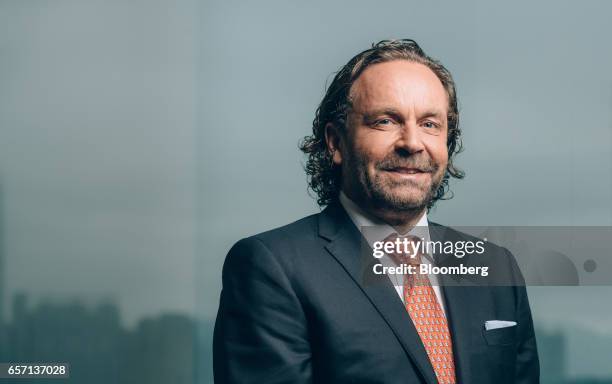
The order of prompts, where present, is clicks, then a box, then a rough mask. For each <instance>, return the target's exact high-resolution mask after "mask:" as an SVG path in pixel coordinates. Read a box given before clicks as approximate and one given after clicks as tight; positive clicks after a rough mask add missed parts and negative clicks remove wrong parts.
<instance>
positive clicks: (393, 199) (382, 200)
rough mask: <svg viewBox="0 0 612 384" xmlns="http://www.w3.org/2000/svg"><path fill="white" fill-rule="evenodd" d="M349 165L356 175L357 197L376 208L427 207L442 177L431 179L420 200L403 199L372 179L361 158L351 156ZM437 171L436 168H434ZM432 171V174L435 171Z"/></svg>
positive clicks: (420, 209)
mask: <svg viewBox="0 0 612 384" xmlns="http://www.w3.org/2000/svg"><path fill="white" fill-rule="evenodd" d="M350 160H351V161H349V166H350V167H351V168H352V169H353V170H354V172H355V171H356V173H357V174H356V175H355V173H353V174H352V176H356V177H355V179H356V180H358V185H357V187H358V191H355V192H357V195H358V196H357V197H358V198H359V199H360V200H363V203H365V204H366V205H370V206H371V207H373V208H375V209H377V210H387V211H395V212H417V211H422V210H423V209H425V208H427V205H428V204H429V203H430V202H431V200H432V199H433V198H434V196H435V195H436V192H437V190H438V188H439V187H440V184H441V183H442V180H443V177H440V178H439V179H438V180H432V183H431V185H430V188H429V190H428V191H427V192H426V193H425V196H424V197H423V199H421V200H420V201H414V200H410V201H409V200H405V199H401V198H398V197H397V196H395V195H393V194H391V193H388V189H386V188H385V186H384V185H383V184H382V183H381V181H380V180H377V179H376V178H374V179H372V178H370V176H369V175H368V173H367V172H366V169H367V167H366V164H365V162H364V161H363V160H361V159H354V158H351V159H350ZM436 171H437V170H436ZM436 171H434V172H432V175H433V174H434V173H435V172H436Z"/></svg>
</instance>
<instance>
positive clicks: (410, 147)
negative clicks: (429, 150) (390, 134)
mask: <svg viewBox="0 0 612 384" xmlns="http://www.w3.org/2000/svg"><path fill="white" fill-rule="evenodd" d="M395 147H396V149H397V150H398V151H403V152H407V153H408V154H413V153H417V152H421V151H422V150H424V146H423V141H422V140H421V134H420V131H419V129H418V126H417V124H416V122H411V121H409V122H406V123H405V124H404V125H403V126H402V127H401V130H400V136H399V137H398V139H397V141H396V142H395Z"/></svg>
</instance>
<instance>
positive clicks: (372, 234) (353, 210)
mask: <svg viewBox="0 0 612 384" xmlns="http://www.w3.org/2000/svg"><path fill="white" fill-rule="evenodd" d="M340 203H341V204H342V206H343V207H344V209H345V210H346V212H347V213H348V215H349V216H350V218H351V220H352V221H353V224H355V226H356V227H357V229H359V231H360V232H361V234H362V235H363V237H364V238H365V239H366V241H367V242H368V244H370V247H372V248H374V242H376V241H383V240H384V239H386V238H387V237H388V236H389V235H391V234H394V233H397V231H396V230H395V229H394V228H393V227H391V226H390V225H389V224H387V223H385V222H383V221H381V220H378V219H376V218H374V217H372V216H371V215H369V214H368V213H366V212H365V211H363V210H362V209H361V208H360V207H359V206H357V204H355V203H354V202H353V201H352V200H351V199H349V198H348V197H347V196H346V195H345V194H344V192H340ZM399 235H400V236H407V235H413V236H416V237H418V238H419V239H424V241H429V240H430V238H429V222H428V221H427V214H426V213H423V215H422V216H421V218H420V219H419V221H418V222H417V224H416V225H415V227H414V228H413V229H412V230H410V232H408V233H407V234H399ZM429 257H430V258H433V255H431V254H429ZM380 263H381V264H382V265H383V266H385V267H393V266H395V265H396V264H395V262H394V261H393V260H392V259H391V258H390V257H389V256H387V255H386V254H385V255H384V256H383V257H381V258H380ZM422 263H423V264H431V262H430V261H429V260H428V258H427V257H423V258H422ZM387 276H389V279H391V283H392V284H393V286H394V287H395V290H396V291H397V294H398V295H399V297H400V299H401V300H402V302H403V301H404V285H403V278H404V276H403V275H392V274H387ZM428 277H429V281H430V283H431V286H432V288H433V290H434V292H435V294H436V298H437V299H438V303H439V304H440V308H441V309H442V312H444V314H445V315H446V310H445V308H444V298H443V296H442V290H441V289H440V286H439V285H438V277H437V276H436V275H433V274H429V275H428Z"/></svg>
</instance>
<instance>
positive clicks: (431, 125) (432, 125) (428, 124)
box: [423, 121, 438, 128]
mask: <svg viewBox="0 0 612 384" xmlns="http://www.w3.org/2000/svg"><path fill="white" fill-rule="evenodd" d="M423 126H424V127H425V128H437V127H438V124H436V123H434V122H433V121H425V122H424V123H423Z"/></svg>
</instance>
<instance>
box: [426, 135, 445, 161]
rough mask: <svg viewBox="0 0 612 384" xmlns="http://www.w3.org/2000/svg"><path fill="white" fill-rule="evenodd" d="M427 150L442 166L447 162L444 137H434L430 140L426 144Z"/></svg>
mask: <svg viewBox="0 0 612 384" xmlns="http://www.w3.org/2000/svg"><path fill="white" fill-rule="evenodd" d="M427 147H428V151H429V154H430V156H431V157H432V159H433V160H434V161H435V162H436V163H437V164H440V165H442V166H446V164H447V163H448V147H447V146H446V137H442V138H440V137H436V138H435V139H434V140H431V141H430V142H429V143H428V145H427Z"/></svg>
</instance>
